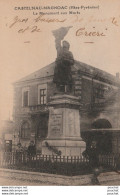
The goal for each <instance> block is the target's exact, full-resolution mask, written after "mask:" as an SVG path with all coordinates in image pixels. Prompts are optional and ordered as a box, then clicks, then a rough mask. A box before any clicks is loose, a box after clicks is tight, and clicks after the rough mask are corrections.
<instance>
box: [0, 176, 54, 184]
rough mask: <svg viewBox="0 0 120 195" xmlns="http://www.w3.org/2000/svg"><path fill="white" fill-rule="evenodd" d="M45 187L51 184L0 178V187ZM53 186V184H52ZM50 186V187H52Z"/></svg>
mask: <svg viewBox="0 0 120 195" xmlns="http://www.w3.org/2000/svg"><path fill="white" fill-rule="evenodd" d="M10 185H11V186H47V185H49V186H50V185H51V183H43V182H35V181H33V182H32V181H27V180H18V179H11V178H10V179H9V178H3V177H0V186H10ZM53 185H54V184H53ZM53 185H52V186H53Z"/></svg>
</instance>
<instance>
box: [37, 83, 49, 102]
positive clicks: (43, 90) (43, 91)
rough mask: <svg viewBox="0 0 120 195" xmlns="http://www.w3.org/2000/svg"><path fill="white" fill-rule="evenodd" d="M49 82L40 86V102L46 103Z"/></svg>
mask: <svg viewBox="0 0 120 195" xmlns="http://www.w3.org/2000/svg"><path fill="white" fill-rule="evenodd" d="M46 99H47V84H43V85H39V86H38V104H46Z"/></svg>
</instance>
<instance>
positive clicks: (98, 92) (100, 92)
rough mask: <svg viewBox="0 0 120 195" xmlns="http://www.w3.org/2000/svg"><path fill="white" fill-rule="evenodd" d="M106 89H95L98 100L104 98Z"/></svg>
mask: <svg viewBox="0 0 120 195" xmlns="http://www.w3.org/2000/svg"><path fill="white" fill-rule="evenodd" d="M104 91H105V90H104V88H102V87H98V88H96V89H95V97H96V98H100V99H101V98H104Z"/></svg>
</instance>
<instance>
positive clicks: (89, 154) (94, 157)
mask: <svg viewBox="0 0 120 195" xmlns="http://www.w3.org/2000/svg"><path fill="white" fill-rule="evenodd" d="M98 155H99V153H98V151H97V143H96V141H94V140H93V141H92V142H91V145H90V147H89V148H87V150H86V151H84V152H83V156H84V157H86V158H88V159H89V163H90V166H91V169H92V170H93V177H92V178H91V182H92V184H93V185H100V183H99V180H98V178H97V177H98V176H99V174H100V170H99V156H98Z"/></svg>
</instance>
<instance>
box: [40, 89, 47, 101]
mask: <svg viewBox="0 0 120 195" xmlns="http://www.w3.org/2000/svg"><path fill="white" fill-rule="evenodd" d="M40 104H46V89H40Z"/></svg>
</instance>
